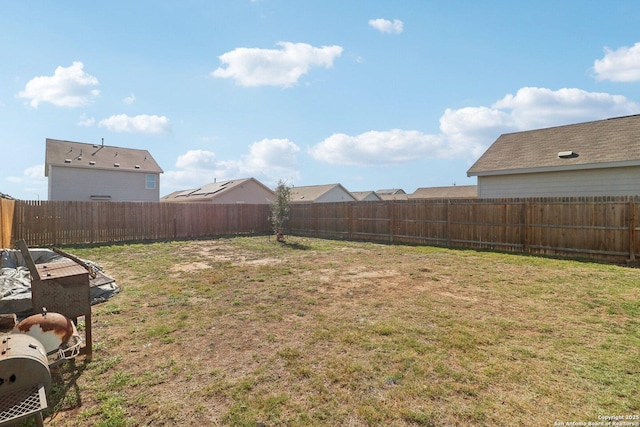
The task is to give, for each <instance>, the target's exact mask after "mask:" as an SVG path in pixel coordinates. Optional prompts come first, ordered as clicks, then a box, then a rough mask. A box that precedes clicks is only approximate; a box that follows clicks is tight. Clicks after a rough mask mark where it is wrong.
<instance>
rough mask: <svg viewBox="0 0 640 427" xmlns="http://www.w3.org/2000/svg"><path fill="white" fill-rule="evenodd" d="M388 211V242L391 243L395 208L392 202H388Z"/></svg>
mask: <svg viewBox="0 0 640 427" xmlns="http://www.w3.org/2000/svg"><path fill="white" fill-rule="evenodd" d="M389 209H390V210H391V212H389V242H390V243H393V230H394V228H395V226H396V219H395V207H394V204H393V200H392V201H390V202H389Z"/></svg>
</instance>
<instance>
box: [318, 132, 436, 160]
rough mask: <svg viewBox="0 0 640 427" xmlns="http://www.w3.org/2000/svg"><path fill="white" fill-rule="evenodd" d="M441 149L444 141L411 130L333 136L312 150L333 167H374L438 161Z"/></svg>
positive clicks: (319, 158)
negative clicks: (429, 159)
mask: <svg viewBox="0 0 640 427" xmlns="http://www.w3.org/2000/svg"><path fill="white" fill-rule="evenodd" d="M441 149H442V139H441V138H440V137H439V136H436V135H427V134H424V133H422V132H418V131H412V130H409V131H407V130H400V129H393V130H391V131H386V132H385V131H382V132H379V131H369V132H365V133H363V134H360V135H357V136H349V135H345V134H342V133H339V134H333V135H331V136H330V137H329V138H327V139H325V140H324V141H322V142H320V143H319V144H318V145H316V146H314V147H311V148H310V149H309V154H310V155H311V156H312V157H313V158H315V159H316V160H322V161H325V162H327V163H331V164H344V165H373V164H392V163H403V162H407V161H411V160H417V159H421V158H425V157H427V156H428V154H429V153H434V155H435V157H441V155H440V154H437V153H438V152H439V150H441Z"/></svg>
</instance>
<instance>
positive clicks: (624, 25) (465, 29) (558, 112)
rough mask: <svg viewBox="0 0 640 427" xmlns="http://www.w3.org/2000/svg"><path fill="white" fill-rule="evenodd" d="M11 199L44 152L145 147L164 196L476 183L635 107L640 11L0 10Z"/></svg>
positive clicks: (55, 5) (28, 189)
mask: <svg viewBox="0 0 640 427" xmlns="http://www.w3.org/2000/svg"><path fill="white" fill-rule="evenodd" d="M0 5H1V6H2V8H1V13H0V80H1V81H2V84H1V85H0V146H1V147H2V163H1V164H0V192H3V193H7V194H9V195H11V196H13V197H16V198H20V199H28V200H33V199H41V200H44V199H46V197H47V181H46V178H45V176H44V155H45V139H46V138H55V139H64V140H70V141H78V142H86V143H100V142H101V139H102V138H104V141H105V144H107V145H113V146H119V147H130V148H139V149H146V150H149V152H150V153H151V154H152V155H153V157H154V158H155V159H156V161H157V162H158V163H159V164H160V166H161V167H162V168H163V170H164V174H163V175H162V176H161V178H160V194H161V196H162V195H165V194H168V193H170V192H172V191H175V190H181V189H189V188H197V187H200V186H202V185H204V184H207V183H210V182H213V181H214V179H217V180H218V181H220V180H225V179H234V178H245V177H255V178H257V179H259V180H260V181H261V182H263V183H265V184H266V185H268V186H270V187H274V186H275V185H276V183H277V181H278V180H279V179H282V180H285V181H286V182H287V183H289V184H290V185H294V186H305V185H316V184H330V183H341V184H342V185H344V186H345V187H346V188H347V189H348V190H351V191H364V190H377V189H387V188H402V189H404V190H405V191H406V192H407V193H411V192H413V191H415V189H416V188H419V187H434V186H447V185H453V184H454V183H455V184H457V185H469V184H475V183H476V180H475V177H472V178H468V177H467V176H466V171H467V170H468V169H469V167H470V166H471V165H472V164H473V163H474V162H475V160H477V158H478V157H479V156H480V155H481V154H482V153H483V152H484V151H485V150H486V148H487V147H488V146H489V145H491V143H492V142H493V141H494V140H495V139H496V138H497V137H498V136H499V135H500V134H502V133H507V132H516V131H521V130H529V129H536V128H542V127H549V126H556V125H563V124H570V123H578V122H584V121H589V120H598V119H604V118H609V117H617V116H624V115H629V114H639V113H640V32H639V31H638V16H640V2H638V1H635V0H633V1H624V0H621V1H612V2H602V1H589V0H580V1H572V0H566V1H557V0H554V1H544V0H543V1H535V2H533V1H518V2H515V1H483V2H472V1H455V0H453V1H446V2H445V1H429V0H394V1H382V0H368V1H354V0H307V1H301V0H253V1H252V0H228V1H223V0H216V1H206V0H202V1H195V0H181V1H150V0H137V1H126V2H125V1H119V0H113V1H110V2H100V3H93V2H89V3H77V2H69V1H60V2H52V1H38V0H34V1H28V2H18V1H7V0H2V1H0Z"/></svg>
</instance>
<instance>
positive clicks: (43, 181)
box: [5, 164, 47, 200]
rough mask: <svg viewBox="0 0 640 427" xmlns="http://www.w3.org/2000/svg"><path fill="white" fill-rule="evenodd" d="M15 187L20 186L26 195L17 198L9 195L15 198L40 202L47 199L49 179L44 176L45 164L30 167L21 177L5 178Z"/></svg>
mask: <svg viewBox="0 0 640 427" xmlns="http://www.w3.org/2000/svg"><path fill="white" fill-rule="evenodd" d="M5 179H6V181H8V182H10V183H11V184H12V185H14V186H19V187H20V188H21V189H22V193H24V195H22V196H17V195H15V194H11V193H9V195H10V196H13V197H21V198H26V199H30V200H39V199H41V198H43V199H46V197H47V178H46V177H45V176H44V164H39V165H35V166H30V167H28V168H26V169H25V170H24V171H23V172H22V175H21V176H8V177H6V178H5Z"/></svg>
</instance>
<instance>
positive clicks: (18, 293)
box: [0, 249, 120, 315]
mask: <svg viewBox="0 0 640 427" xmlns="http://www.w3.org/2000/svg"><path fill="white" fill-rule="evenodd" d="M29 254H31V257H32V258H33V262H34V263H35V264H42V263H49V262H55V261H58V260H63V259H66V258H65V257H63V256H61V255H58V254H57V253H55V252H54V251H52V250H49V249H29ZM82 261H84V262H85V263H86V264H87V265H88V266H89V267H91V269H92V271H93V272H94V273H95V274H96V277H95V278H92V277H90V278H89V287H90V295H91V304H97V303H99V302H103V301H106V300H108V299H109V298H111V297H112V296H113V295H115V294H117V293H118V292H120V288H119V287H118V285H117V284H116V281H115V279H114V278H112V277H111V276H109V275H107V274H106V273H105V272H104V271H103V268H102V266H100V265H98V264H96V263H95V262H92V261H86V260H82ZM30 312H31V273H30V272H29V269H28V268H27V264H26V262H25V261H24V258H23V257H22V253H20V251H18V250H13V249H0V313H16V314H18V315H19V314H27V313H30Z"/></svg>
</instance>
